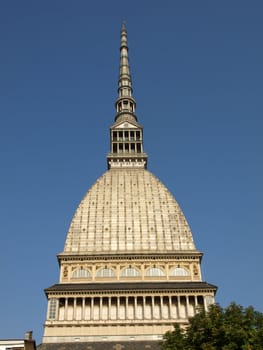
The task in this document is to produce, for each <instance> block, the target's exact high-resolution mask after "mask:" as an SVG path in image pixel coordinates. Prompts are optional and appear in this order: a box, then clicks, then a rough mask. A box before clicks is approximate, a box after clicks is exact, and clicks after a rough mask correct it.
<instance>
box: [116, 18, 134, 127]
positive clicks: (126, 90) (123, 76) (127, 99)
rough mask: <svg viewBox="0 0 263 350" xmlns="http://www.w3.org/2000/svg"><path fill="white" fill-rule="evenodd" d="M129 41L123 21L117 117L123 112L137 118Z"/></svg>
mask: <svg viewBox="0 0 263 350" xmlns="http://www.w3.org/2000/svg"><path fill="white" fill-rule="evenodd" d="M128 51H129V48H128V42H127V30H126V26H125V22H124V21H123V23H122V27H121V43H120V75H119V82H118V98H117V100H116V103H115V106H116V111H117V115H116V119H115V120H117V118H118V117H119V116H120V115H121V114H123V113H125V114H126V113H129V114H131V115H132V116H133V117H134V118H135V120H137V118H136V115H135V108H136V102H135V100H134V98H133V96H132V80H131V74H130V65H129V57H128Z"/></svg>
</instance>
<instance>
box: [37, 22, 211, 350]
mask: <svg viewBox="0 0 263 350" xmlns="http://www.w3.org/2000/svg"><path fill="white" fill-rule="evenodd" d="M120 52H121V55H120V56H121V59H120V78H119V83H118V98H117V101H116V103H115V106H116V117H115V121H114V124H113V125H112V127H111V128H110V143H111V149H110V152H109V154H108V156H107V164H108V170H107V171H106V173H105V174H103V175H102V176H101V177H100V178H99V179H98V180H97V181H96V182H95V184H94V185H93V186H92V187H91V189H90V190H89V191H88V192H87V194H86V195H85V196H84V198H83V199H82V201H81V202H80V204H79V206H78V208H77V210H76V212H75V215H74V217H73V219H72V222H71V224H70V227H69V230H68V234H67V238H66V242H65V247H64V251H63V252H62V253H61V254H59V255H58V261H59V266H60V279H59V283H58V284H56V285H53V286H51V287H49V288H47V289H46V290H45V293H46V296H47V299H48V310H47V317H46V322H45V329H44V336H43V344H42V345H41V346H40V348H41V349H43V350H45V349H50V350H52V349H62V348H63V349H69V348H70V349H71V348H72V349H74V348H75V347H76V346H77V345H76V346H75V345H73V344H78V349H81V348H82V346H83V349H84V347H85V349H89V350H93V349H94V350H95V349H104V348H108V349H114V350H121V349H123V350H125V349H130V348H132V349H134V350H136V349H146V348H148V349H153V350H154V349H157V348H159V347H160V342H161V340H162V336H163V334H164V333H165V332H166V331H168V330H171V329H172V328H173V325H174V323H178V324H180V325H181V326H184V325H186V324H187V322H188V319H189V317H192V316H194V315H195V314H196V313H197V312H198V310H199V309H200V308H204V309H206V310H207V308H208V306H209V305H210V304H211V303H214V296H215V292H216V287H215V286H213V285H211V284H208V283H206V282H204V281H203V280H202V275H201V259H202V253H201V252H199V251H198V250H197V249H196V247H195V244H194V241H193V237H192V233H191V230H190V227H189V225H188V223H187V221H186V219H185V216H184V214H183V212H182V210H181V208H180V207H179V205H178V203H177V202H176V200H175V199H174V197H173V196H172V194H171V193H170V192H169V191H168V190H167V188H166V187H165V186H164V185H163V184H162V183H161V181H160V180H158V179H157V178H156V177H155V176H154V175H153V174H152V173H150V172H149V171H148V170H147V154H146V153H145V152H144V148H143V128H142V126H141V125H139V124H138V121H137V117H136V114H135V109H136V102H135V99H134V98H133V95H132V81H131V76H130V69H129V61H128V46H127V34H126V29H125V27H124V26H123V27H122V30H121V47H120ZM70 344H71V345H70ZM83 344H85V345H83ZM131 344H132V345H131Z"/></svg>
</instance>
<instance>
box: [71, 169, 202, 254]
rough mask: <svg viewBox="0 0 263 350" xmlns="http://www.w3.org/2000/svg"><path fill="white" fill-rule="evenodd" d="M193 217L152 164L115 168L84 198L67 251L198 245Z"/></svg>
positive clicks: (115, 251) (133, 251)
mask: <svg viewBox="0 0 263 350" xmlns="http://www.w3.org/2000/svg"><path fill="white" fill-rule="evenodd" d="M193 250H195V245H194V242H193V238H192V234H191V231H190V228H189V226H188V223H187V221H186V219H185V217H184V215H183V213H182V210H181V209H180V207H179V205H178V203H177V202H176V201H175V199H174V197H173V196H172V194H171V193H170V192H169V191H168V189H167V188H166V187H165V186H164V185H163V184H162V183H161V182H160V181H159V180H158V179H157V178H156V177H155V176H154V175H153V174H152V173H150V172H149V171H148V170H146V169H142V168H141V169H140V168H138V169H136V168H131V169H128V168H119V169H116V168H112V169H110V170H108V171H106V172H105V173H104V174H103V175H102V176H101V177H100V178H99V179H98V180H97V181H96V182H95V184H94V185H93V186H92V187H91V189H90V190H89V191H88V192H87V193H86V195H85V196H84V198H83V199H82V201H81V202H80V204H79V206H78V208H77V210H76V212H75V215H74V217H73V219H72V222H71V224H70V227H69V231H68V234H67V239H66V243H65V248H64V253H66V254H92V255H94V254H107V255H108V254H147V253H154V252H156V253H158V254H160V253H171V252H180V251H184V252H185V251H193Z"/></svg>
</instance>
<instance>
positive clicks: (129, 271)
mask: <svg viewBox="0 0 263 350" xmlns="http://www.w3.org/2000/svg"><path fill="white" fill-rule="evenodd" d="M137 276H140V271H139V270H137V269H135V268H134V267H127V268H126V269H123V270H122V272H121V277H137Z"/></svg>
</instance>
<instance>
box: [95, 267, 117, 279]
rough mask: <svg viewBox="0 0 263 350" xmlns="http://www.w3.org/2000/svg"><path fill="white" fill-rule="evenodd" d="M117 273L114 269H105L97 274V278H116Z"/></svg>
mask: <svg viewBox="0 0 263 350" xmlns="http://www.w3.org/2000/svg"><path fill="white" fill-rule="evenodd" d="M114 276H115V273H114V271H113V270H112V269H109V268H108V267H104V268H103V269H100V270H99V271H98V272H97V277H114Z"/></svg>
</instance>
